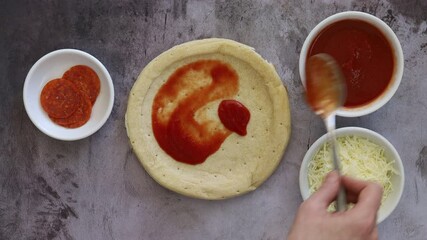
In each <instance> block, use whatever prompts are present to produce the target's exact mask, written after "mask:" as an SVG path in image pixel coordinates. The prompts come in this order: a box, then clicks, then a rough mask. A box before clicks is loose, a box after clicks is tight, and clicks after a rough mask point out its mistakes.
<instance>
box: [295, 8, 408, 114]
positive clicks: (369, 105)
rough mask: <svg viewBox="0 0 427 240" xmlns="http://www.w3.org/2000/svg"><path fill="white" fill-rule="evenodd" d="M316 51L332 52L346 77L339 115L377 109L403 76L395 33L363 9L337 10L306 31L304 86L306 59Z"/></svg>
mask: <svg viewBox="0 0 427 240" xmlns="http://www.w3.org/2000/svg"><path fill="white" fill-rule="evenodd" d="M318 53H327V54H329V55H331V56H332V57H333V58H334V59H335V60H336V61H337V62H338V64H339V65H340V67H341V69H342V72H343V75H344V77H345V80H346V85H347V99H346V101H345V103H344V106H343V107H342V108H340V109H339V110H338V111H337V115H338V116H342V117H359V116H363V115H366V114H369V113H372V112H374V111H376V110H378V109H379V108H381V107H382V106H383V105H385V104H386V103H387V102H388V101H389V100H390V99H391V98H392V96H393V95H394V93H395V92H396V90H397V88H398V87H399V84H400V82H401V79H402V75H403V65H404V59H403V52H402V47H401V45H400V42H399V40H398V38H397V37H396V34H395V33H394V32H393V30H392V29H391V28H390V27H389V26H388V25H387V24H386V23H385V22H383V21H382V20H381V19H379V18H377V17H375V16H373V15H370V14H367V13H364V12H356V11H348V12H341V13H337V14H335V15H332V16H330V17H328V18H326V19H324V20H323V21H321V22H320V23H319V24H318V25H317V26H316V27H315V28H314V29H313V30H312V31H311V32H310V33H309V35H308V36H307V38H306V40H305V42H304V44H303V46H302V49H301V53H300V59H299V73H300V76H301V81H302V83H303V85H304V86H305V76H306V65H305V63H306V60H307V59H308V58H309V57H310V56H313V55H315V54H318Z"/></svg>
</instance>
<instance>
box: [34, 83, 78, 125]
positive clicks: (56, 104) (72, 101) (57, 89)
mask: <svg viewBox="0 0 427 240" xmlns="http://www.w3.org/2000/svg"><path fill="white" fill-rule="evenodd" d="M80 95H81V94H79V90H78V89H77V87H76V86H75V85H74V84H73V83H72V82H71V81H69V80H66V79H62V78H57V79H54V80H52V81H49V82H48V83H47V84H46V85H45V86H44V87H43V90H42V92H41V94H40V103H41V105H42V107H43V109H44V110H45V111H46V113H47V114H48V115H49V117H54V118H67V117H69V116H71V115H72V114H73V113H74V112H75V111H76V110H77V108H78V107H79V105H80V101H81V96H80Z"/></svg>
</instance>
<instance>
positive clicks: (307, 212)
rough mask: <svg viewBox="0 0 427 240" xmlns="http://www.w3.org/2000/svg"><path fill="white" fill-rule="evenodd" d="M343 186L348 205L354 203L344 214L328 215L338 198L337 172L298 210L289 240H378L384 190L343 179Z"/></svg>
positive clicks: (358, 181) (366, 183) (328, 177)
mask: <svg viewBox="0 0 427 240" xmlns="http://www.w3.org/2000/svg"><path fill="white" fill-rule="evenodd" d="M341 184H342V185H343V186H344V188H345V189H346V192H347V201H348V202H352V203H355V205H354V207H353V208H352V209H350V210H347V211H345V212H334V213H329V212H327V208H328V206H329V204H330V203H331V202H333V201H334V200H335V199H336V197H337V194H338V190H339V185H340V177H339V175H338V174H337V173H336V172H335V171H334V172H331V173H329V174H328V176H327V177H326V178H325V181H324V183H323V184H322V186H321V187H320V188H319V190H318V191H317V192H315V193H314V194H313V195H312V196H311V197H310V198H308V199H307V200H306V201H304V202H303V203H302V204H301V206H300V208H299V209H298V212H297V215H296V217H295V220H294V224H293V226H292V228H291V231H290V232H289V235H288V240H311V239H315V240H323V239H325V240H326V239H327V240H338V239H339V240H343V239H344V240H373V239H378V231H377V225H376V220H377V211H378V208H379V207H380V204H381V197H382V187H381V186H380V185H379V184H376V183H373V182H365V181H360V180H356V179H353V178H350V177H346V176H342V177H341Z"/></svg>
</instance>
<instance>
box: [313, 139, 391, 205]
mask: <svg viewBox="0 0 427 240" xmlns="http://www.w3.org/2000/svg"><path fill="white" fill-rule="evenodd" d="M337 144H338V146H337V150H338V153H339V157H340V160H341V173H342V174H343V175H346V176H350V177H354V178H357V179H361V180H365V181H373V182H377V183H379V184H381V185H382V186H383V188H384V192H383V196H382V200H381V202H382V203H383V202H384V201H385V200H386V199H387V197H388V196H389V195H390V193H391V192H392V191H393V185H392V183H391V178H392V176H393V174H397V175H398V174H399V173H398V172H397V170H396V169H395V168H394V167H393V164H394V159H386V156H385V154H384V148H383V147H381V146H379V145H377V144H376V143H373V142H371V141H370V140H368V139H367V138H364V137H359V136H344V137H338V138H337ZM332 170H333V163H332V151H331V149H330V146H329V144H324V145H323V146H322V147H321V148H320V149H319V151H318V152H317V153H316V155H315V156H314V157H313V159H312V160H311V161H310V163H309V165H308V183H309V187H310V193H314V192H316V191H317V190H318V189H319V187H320V186H321V185H322V182H323V180H324V178H325V176H326V175H327V174H328V173H329V172H330V171H332ZM334 209H335V206H334V204H331V206H330V207H329V209H328V210H329V211H333V210H334Z"/></svg>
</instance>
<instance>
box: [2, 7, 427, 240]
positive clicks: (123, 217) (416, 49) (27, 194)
mask: <svg viewBox="0 0 427 240" xmlns="http://www.w3.org/2000/svg"><path fill="white" fill-rule="evenodd" d="M345 10H359V11H364V12H368V13H371V14H373V15H375V16H377V17H379V18H381V19H383V20H384V21H385V22H386V23H387V24H388V25H389V26H390V27H391V28H392V29H393V30H394V31H395V32H396V34H397V36H398V38H399V40H400V41H401V44H402V47H403V52H404V56H405V71H404V76H403V80H402V83H401V85H400V88H399V89H398V91H397V93H396V94H395V96H394V97H393V98H392V99H391V101H390V102H389V103H388V104H386V105H385V106H384V107H383V108H381V109H380V110H378V111H377V112H375V113H372V114H370V115H368V116H364V117H359V118H353V119H343V118H339V119H338V126H340V127H343V126H360V127H366V128H369V129H373V130H375V131H377V132H379V133H381V134H382V135H383V136H385V137H386V138H387V139H388V140H389V141H390V142H391V143H393V144H394V145H395V147H396V149H397V150H398V152H399V153H400V154H401V157H402V159H403V162H404V166H405V170H406V183H405V191H404V193H403V198H402V201H401V202H400V203H399V205H398V207H397V209H396V211H395V212H393V214H392V215H391V216H390V217H389V218H388V219H386V220H385V221H384V222H383V223H382V224H380V226H379V232H380V239H426V238H427V205H426V203H427V191H426V190H427V130H426V129H425V128H427V114H426V112H427V94H426V92H427V77H426V76H427V22H426V21H427V2H426V1H424V0H421V1H419V0H406V1H400V0H380V1H358V0H354V1H341V0H336V1H326V0H324V1H299V0H290V1H277V0H264V1H247V0H242V1H226V0H224V1H196V0H194V1H193V0H184V1H156V0H151V1H148V0H145V1H137V0H134V1H132V0H126V1H115V0H105V1H59V0H58V1H55V0H40V1H30V0H28V1H22V0H3V1H0V81H1V85H0V96H1V104H0V134H1V138H0V239H2V240H3V239H67V240H70V239H89V240H90V239H100V240H101V239H102V240H109V239H125V240H133V239H144V240H151V239H153V240H162V239H177V240H179V239H186V240H187V239H232V240H239V239H264V240H267V239H284V237H285V235H286V233H287V231H288V229H289V227H290V225H291V223H292V220H293V217H294V214H295V212H296V209H297V207H298V206H299V204H300V203H301V201H302V199H301V197H300V193H299V188H298V171H299V167H300V163H301V161H302V158H303V156H304V153H305V152H306V150H307V148H308V147H309V146H310V145H311V144H312V143H313V142H314V141H315V140H316V139H317V138H318V137H320V136H321V135H322V134H323V133H324V131H325V130H324V128H323V125H322V122H321V120H320V119H319V118H318V117H316V116H315V115H314V114H313V113H311V111H310V109H309V108H308V107H307V105H306V104H305V102H304V98H303V87H302V85H301V83H300V79H299V74H298V58H299V52H300V50H301V46H302V43H303V41H304V39H305V37H306V36H307V34H308V33H309V31H310V30H311V29H312V28H313V27H314V26H315V25H316V24H317V23H318V22H319V21H321V20H322V19H324V18H326V17H328V16H329V15H331V14H334V13H337V12H341V11H345ZM209 37H224V38H230V39H234V40H237V41H239V42H242V43H245V44H248V45H250V46H253V47H255V49H256V50H257V51H258V52H259V53H260V54H261V55H263V56H264V57H265V58H266V59H268V60H269V61H270V62H272V63H273V64H274V65H275V66H276V69H277V71H278V73H279V75H280V76H281V78H282V79H283V83H284V84H285V85H286V86H287V88H288V91H289V95H290V102H291V107H292V121H293V122H292V138H291V141H290V144H289V146H288V149H287V151H286V153H285V155H284V157H283V161H282V162H281V164H280V166H279V168H278V169H277V171H276V172H275V173H274V174H273V175H272V176H271V178H269V180H268V181H267V182H265V183H264V184H263V185H262V186H261V187H260V188H259V189H258V190H256V191H254V192H252V193H250V194H247V195H244V196H241V197H238V198H234V199H230V200H226V201H216V202H211V201H203V200H196V199H190V198H187V197H183V196H180V195H178V194H175V193H173V192H170V191H168V190H166V189H164V188H162V187H161V186H159V185H158V184H157V183H156V182H154V181H153V179H151V178H150V177H149V175H148V174H147V173H146V172H145V171H144V169H143V168H142V167H141V165H140V164H139V162H138V160H137V159H136V157H135V155H134V154H133V153H132V150H131V149H130V146H129V144H128V139H127V135H126V131H125V127H124V114H125V111H126V104H127V98H128V93H129V90H130V89H131V87H132V84H133V83H134V81H135V79H136V77H137V76H138V74H139V72H140V71H141V69H142V68H143V67H144V66H145V65H146V64H147V63H148V62H149V61H150V60H152V59H153V58H154V57H156V56H157V55H158V54H160V53H161V52H163V51H165V50H167V49H169V48H170V47H172V46H174V45H176V44H179V43H182V42H186V41H189V40H193V39H201V38H209ZM61 48H77V49H81V50H83V51H86V52H88V53H90V54H92V55H94V56H95V57H97V58H98V59H99V60H100V61H101V62H103V63H104V65H105V66H106V67H107V69H108V70H109V72H110V74H111V76H112V78H113V82H114V87H115V93H116V98H115V102H114V108H113V112H112V114H111V116H110V118H109V119H108V121H107V123H106V124H105V125H104V126H103V127H102V128H101V129H100V130H99V131H98V132H97V133H95V134H94V135H92V136H91V137H88V138H86V139H84V140H80V141H75V142H62V141H58V140H54V139H52V138H49V137H48V136H46V135H44V134H43V133H41V132H40V131H39V130H38V129H36V127H35V126H34V125H33V124H32V123H31V121H30V119H29V118H28V116H27V114H26V112H25V109H24V105H23V101H22V89H23V84H24V79H25V76H26V74H27V72H28V71H29V69H30V68H31V66H32V65H33V64H34V63H35V62H36V61H37V60H38V59H39V58H40V57H42V56H43V55H45V54H46V53H48V52H50V51H53V50H56V49H61Z"/></svg>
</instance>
